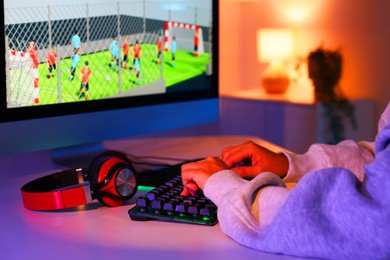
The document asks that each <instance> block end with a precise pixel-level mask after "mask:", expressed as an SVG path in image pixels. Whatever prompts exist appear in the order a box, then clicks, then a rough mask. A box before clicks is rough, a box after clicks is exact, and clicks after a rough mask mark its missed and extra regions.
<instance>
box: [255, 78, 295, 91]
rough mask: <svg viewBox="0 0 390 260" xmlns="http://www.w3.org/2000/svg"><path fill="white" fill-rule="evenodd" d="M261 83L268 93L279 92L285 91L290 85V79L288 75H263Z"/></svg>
mask: <svg viewBox="0 0 390 260" xmlns="http://www.w3.org/2000/svg"><path fill="white" fill-rule="evenodd" d="M261 85H262V87H263V88H264V89H265V91H266V92H267V93H270V94H281V93H284V92H286V90H287V89H288V86H289V85H290V79H289V77H288V76H285V75H279V76H273V77H270V76H268V77H267V76H263V77H262V79H261Z"/></svg>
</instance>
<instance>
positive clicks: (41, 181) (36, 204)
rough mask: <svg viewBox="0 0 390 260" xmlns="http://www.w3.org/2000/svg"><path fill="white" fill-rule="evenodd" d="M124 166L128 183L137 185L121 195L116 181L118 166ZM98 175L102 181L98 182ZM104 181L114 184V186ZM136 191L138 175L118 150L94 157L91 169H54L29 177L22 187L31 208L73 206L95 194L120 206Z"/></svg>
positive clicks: (52, 208) (106, 202)
mask: <svg viewBox="0 0 390 260" xmlns="http://www.w3.org/2000/svg"><path fill="white" fill-rule="evenodd" d="M121 168H125V169H129V172H128V174H129V175H130V176H129V177H130V178H129V179H130V180H131V183H130V181H129V183H127V185H128V186H132V185H134V187H132V188H133V190H132V192H130V193H129V194H128V196H122V192H121V191H120V190H118V187H117V186H118V185H122V183H119V182H118V184H117V181H116V180H117V175H118V174H119V173H120V172H119V171H118V169H121ZM114 176H115V177H114ZM114 178H115V179H114ZM98 179H101V180H102V182H101V183H100V182H99V183H97V182H96V180H98ZM105 184H109V185H111V184H112V185H113V186H112V187H113V188H109V187H111V186H106V185H105ZM91 189H93V192H92V193H91ZM119 189H121V187H119ZM136 191H137V178H136V174H135V171H134V170H133V167H132V165H131V162H130V161H129V160H128V159H127V157H126V156H125V155H123V154H122V153H120V152H115V151H108V152H104V153H102V154H101V155H99V156H98V157H97V158H95V159H94V160H93V161H92V163H91V165H90V168H88V169H82V168H79V169H72V170H67V171H63V172H58V173H53V174H50V175H47V176H43V177H40V178H38V179H35V180H33V181H30V182H28V183H26V184H25V185H23V186H22V188H21V193H22V199H23V203H24V206H25V207H26V208H28V209H31V210H55V209H65V208H73V207H76V206H80V205H84V204H87V203H90V202H92V199H96V198H97V199H98V200H99V201H100V202H102V203H103V204H105V205H107V206H119V205H122V204H123V203H124V202H125V201H126V200H128V199H130V198H131V197H132V196H133V195H134V194H135V192H136ZM113 198H115V200H113Z"/></svg>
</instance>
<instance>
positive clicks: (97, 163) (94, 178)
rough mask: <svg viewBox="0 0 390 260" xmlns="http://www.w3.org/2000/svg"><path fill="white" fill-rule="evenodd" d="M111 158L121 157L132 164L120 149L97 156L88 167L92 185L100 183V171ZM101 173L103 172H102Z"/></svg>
mask: <svg viewBox="0 0 390 260" xmlns="http://www.w3.org/2000/svg"><path fill="white" fill-rule="evenodd" d="M111 158H120V159H122V160H123V161H124V162H126V163H128V164H131V162H130V160H129V159H128V158H127V156H126V155H125V154H123V153H121V152H118V151H105V152H102V153H101V154H99V155H98V156H97V157H95V158H94V159H93V160H92V161H91V163H90V164H89V167H88V180H89V183H90V184H91V185H94V184H96V183H98V179H99V173H100V170H101V168H102V165H103V164H104V163H105V162H106V161H107V160H108V159H111ZM100 175H101V174H100Z"/></svg>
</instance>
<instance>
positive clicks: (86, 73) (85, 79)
mask: <svg viewBox="0 0 390 260" xmlns="http://www.w3.org/2000/svg"><path fill="white" fill-rule="evenodd" d="M81 76H82V78H81V86H80V92H79V98H81V97H83V96H84V98H85V100H87V99H88V92H89V79H90V78H91V76H92V71H91V69H90V68H89V63H88V61H86V62H85V67H84V68H82V69H81ZM83 90H85V93H84V92H83Z"/></svg>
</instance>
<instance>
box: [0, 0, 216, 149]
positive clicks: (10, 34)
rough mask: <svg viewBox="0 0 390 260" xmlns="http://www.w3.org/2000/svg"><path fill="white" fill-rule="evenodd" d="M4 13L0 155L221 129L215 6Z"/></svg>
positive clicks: (61, 5)
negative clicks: (185, 129)
mask: <svg viewBox="0 0 390 260" xmlns="http://www.w3.org/2000/svg"><path fill="white" fill-rule="evenodd" d="M1 8H2V9H1V13H2V14H3V15H4V20H3V26H1V29H2V30H3V29H4V31H3V32H2V33H3V34H2V35H4V36H5V38H4V40H3V41H2V42H1V47H2V51H1V54H0V55H4V56H3V57H2V59H3V61H4V64H5V66H3V68H2V69H1V70H0V71H1V77H0V79H1V80H2V81H3V82H2V84H1V85H2V87H1V88H0V91H1V92H0V93H1V95H0V98H1V100H0V106H1V108H0V154H2V155H4V154H15V153H24V152H31V151H37V150H42V149H55V148H62V147H74V146H75V147H78V148H77V149H76V150H82V148H80V147H82V146H83V145H87V144H96V143H101V142H102V141H104V140H109V139H116V138H120V137H133V136H138V135H143V134H148V133H154V132H159V131H164V130H170V129H177V128H182V127H190V126H196V125H201V124H210V123H215V122H216V121H217V120H218V116H219V99H218V1H217V0H200V1H199V0H184V1H176V2H172V1H165V0H160V1H158V0H154V1H151V0H139V1H123V0H101V1H92V0H58V1H49V0H38V1H28V0H12V1H11V0H4V1H2V5H1ZM86 147H88V145H87V146H86ZM76 152H77V151H76Z"/></svg>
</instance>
